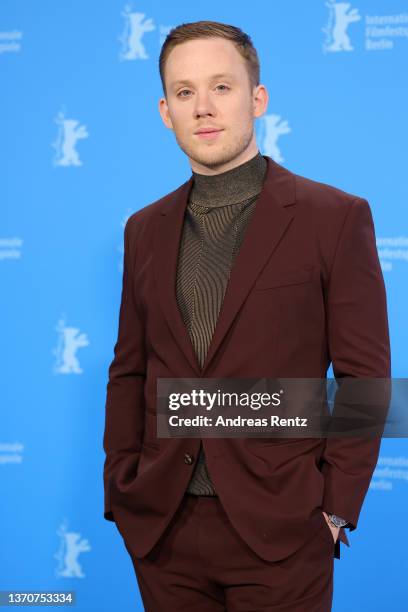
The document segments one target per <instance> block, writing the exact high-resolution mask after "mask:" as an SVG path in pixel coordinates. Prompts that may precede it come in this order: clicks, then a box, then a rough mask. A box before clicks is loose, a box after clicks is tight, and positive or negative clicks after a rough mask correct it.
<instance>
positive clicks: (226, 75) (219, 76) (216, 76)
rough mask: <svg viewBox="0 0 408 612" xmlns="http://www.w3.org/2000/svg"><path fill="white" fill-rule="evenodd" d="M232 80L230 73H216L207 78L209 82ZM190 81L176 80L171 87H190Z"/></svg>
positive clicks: (232, 76)
mask: <svg viewBox="0 0 408 612" xmlns="http://www.w3.org/2000/svg"><path fill="white" fill-rule="evenodd" d="M225 78H227V79H233V78H234V75H233V74H232V73H230V72H218V73H217V74H212V75H211V77H210V78H209V80H210V81H214V79H225ZM191 84H192V81H189V80H188V79H178V80H177V81H173V83H172V84H171V87H177V85H191Z"/></svg>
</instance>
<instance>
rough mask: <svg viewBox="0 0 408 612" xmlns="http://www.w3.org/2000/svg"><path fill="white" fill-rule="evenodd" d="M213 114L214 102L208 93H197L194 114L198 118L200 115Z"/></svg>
mask: <svg viewBox="0 0 408 612" xmlns="http://www.w3.org/2000/svg"><path fill="white" fill-rule="evenodd" d="M214 114H215V106H214V103H213V102H212V101H211V99H210V96H209V95H208V94H198V93H197V95H196V99H195V105H194V116H195V117H196V118H198V117H201V116H206V115H214Z"/></svg>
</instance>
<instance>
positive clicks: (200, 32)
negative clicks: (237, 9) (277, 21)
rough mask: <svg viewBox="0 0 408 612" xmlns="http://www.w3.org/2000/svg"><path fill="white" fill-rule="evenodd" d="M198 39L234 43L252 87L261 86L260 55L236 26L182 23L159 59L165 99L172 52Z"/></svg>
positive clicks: (171, 31)
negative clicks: (167, 69) (166, 71)
mask: <svg viewBox="0 0 408 612" xmlns="http://www.w3.org/2000/svg"><path fill="white" fill-rule="evenodd" d="M197 38H225V39H226V40H230V41H231V42H233V43H234V45H235V47H236V49H237V51H238V52H239V53H240V54H241V56H242V57H243V58H244V60H245V61H246V65H247V70H248V76H249V82H250V84H251V87H252V88H253V87H256V86H257V85H259V80H260V66H259V59H258V54H257V52H256V49H255V47H254V46H253V44H252V40H251V38H250V37H249V36H248V34H245V32H243V31H242V30H241V29H240V28H238V27H236V26H232V25H228V24H226V23H220V22H218V21H194V22H192V23H182V24H181V25H179V26H177V27H175V28H173V29H172V30H170V32H169V33H168V35H167V37H166V40H165V41H164V43H163V45H162V48H161V51H160V57H159V72H160V79H161V83H162V88H163V93H164V95H165V97H166V96H167V91H166V83H165V79H164V70H165V66H166V61H167V58H168V56H169V54H170V51H171V50H172V49H174V47H176V46H177V45H180V44H181V43H183V42H186V41H188V40H195V39H197Z"/></svg>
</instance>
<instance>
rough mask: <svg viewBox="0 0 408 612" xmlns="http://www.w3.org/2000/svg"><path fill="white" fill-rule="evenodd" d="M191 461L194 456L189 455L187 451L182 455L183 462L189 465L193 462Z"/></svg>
mask: <svg viewBox="0 0 408 612" xmlns="http://www.w3.org/2000/svg"><path fill="white" fill-rule="evenodd" d="M193 461H194V456H192V455H189V454H188V453H186V454H185V455H184V463H188V464H189V465H190V464H191V463H193Z"/></svg>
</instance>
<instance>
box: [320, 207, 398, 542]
mask: <svg viewBox="0 0 408 612" xmlns="http://www.w3.org/2000/svg"><path fill="white" fill-rule="evenodd" d="M326 316H327V333H328V349H329V359H330V360H331V362H332V364H333V372H334V376H335V378H336V380H337V382H338V383H339V382H340V381H339V379H341V378H343V377H361V378H365V377H367V378H388V377H390V372H391V356H390V341H389V332H388V319H387V304H386V293H385V285H384V279H383V275H382V271H381V266H380V262H379V258H378V253H377V248H376V242H375V231H374V224H373V219H372V215H371V210H370V206H369V204H368V202H367V200H364V199H363V198H355V199H354V200H353V201H352V203H351V204H350V207H349V210H348V211H347V214H346V217H345V221H344V223H343V226H342V230H341V233H340V237H339V239H338V243H337V247H336V251H335V255H334V260H333V264H332V268H331V274H330V278H329V282H328V288H327V299H326ZM337 393H338V392H337ZM336 396H337V394H336ZM335 406H336V399H335ZM380 445H381V437H380V436H378V437H368V436H367V437H365V438H356V437H348V438H347V437H343V438H335V437H333V438H331V437H328V438H326V445H325V449H324V452H323V456H322V464H321V471H322V473H323V475H324V497H323V504H322V507H323V510H324V511H325V512H328V513H332V514H337V515H338V516H341V517H343V518H344V519H346V520H347V521H348V522H349V529H350V531H353V530H355V529H356V527H357V522H358V517H359V514H360V510H361V507H362V504H363V501H364V498H365V495H366V493H367V491H368V488H369V484H370V481H371V477H372V474H373V472H374V469H375V466H376V464H377V460H378V455H379V452H380Z"/></svg>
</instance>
